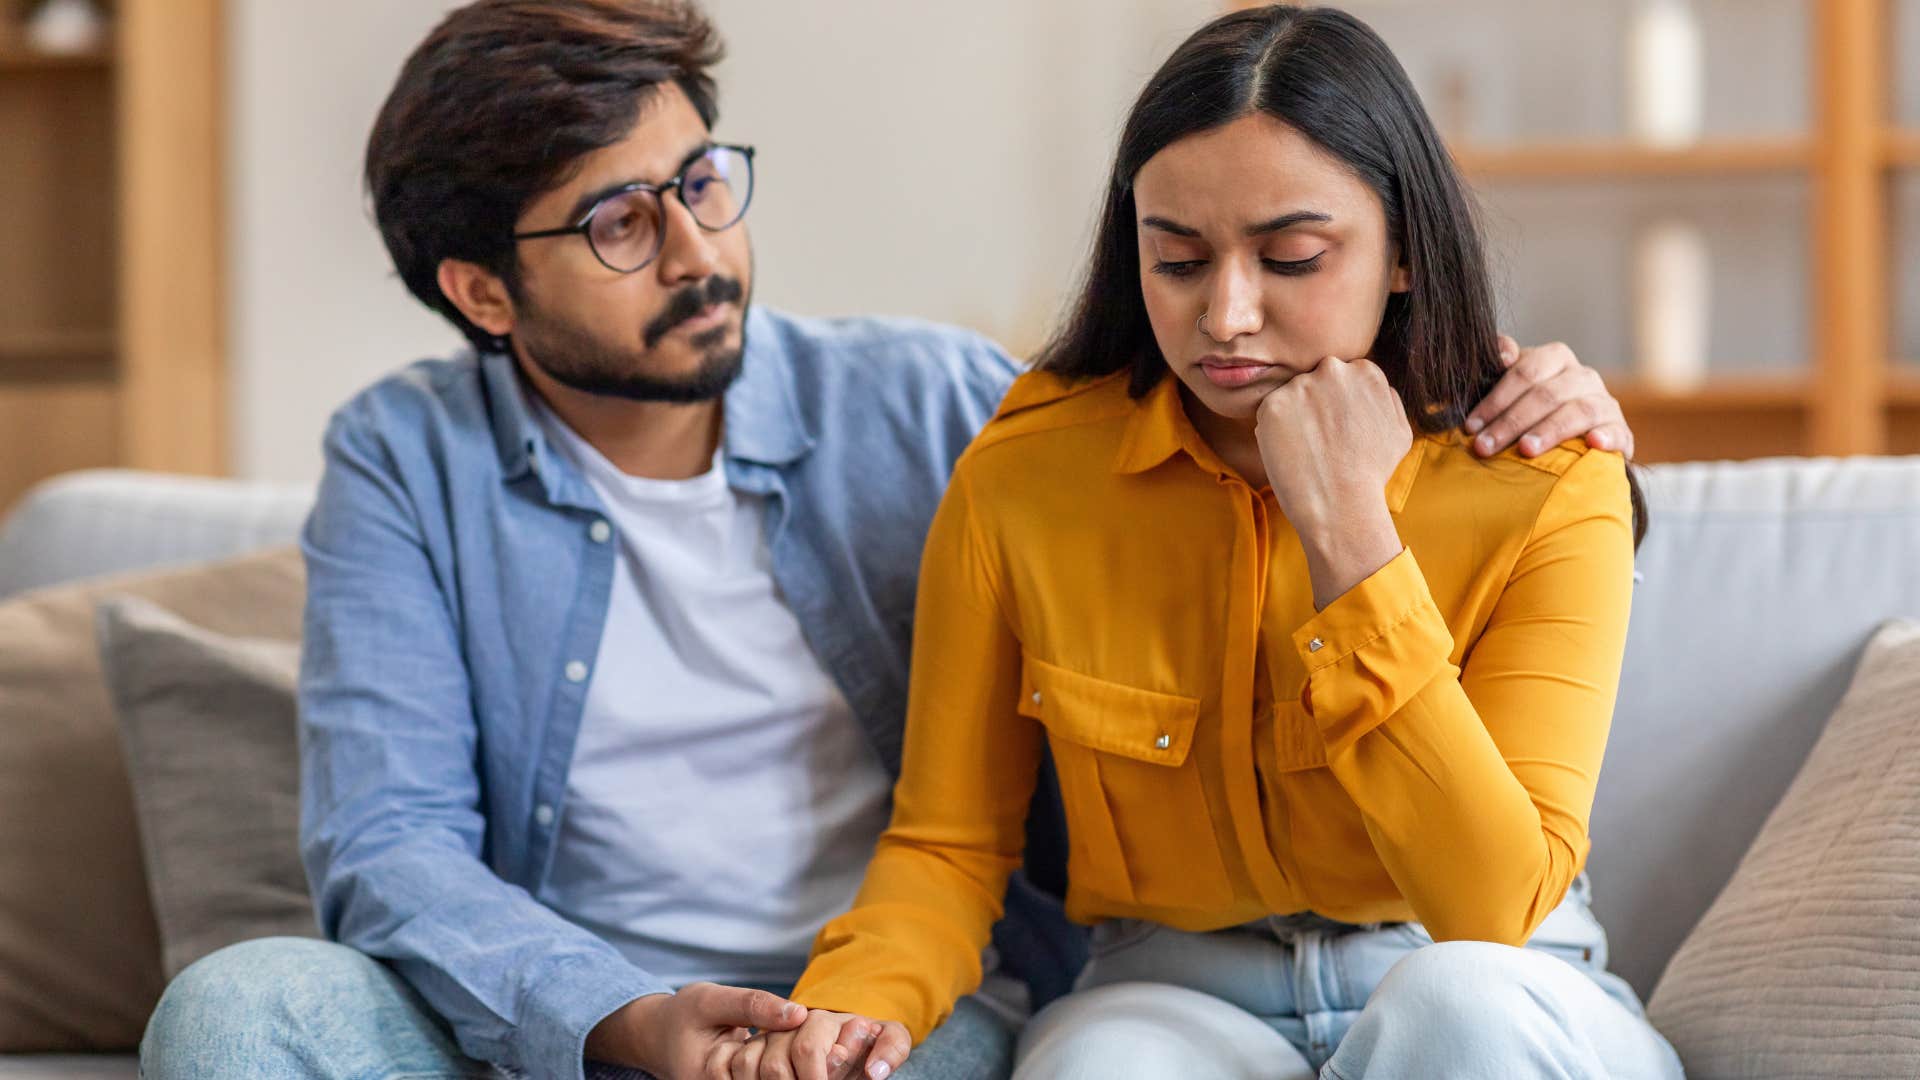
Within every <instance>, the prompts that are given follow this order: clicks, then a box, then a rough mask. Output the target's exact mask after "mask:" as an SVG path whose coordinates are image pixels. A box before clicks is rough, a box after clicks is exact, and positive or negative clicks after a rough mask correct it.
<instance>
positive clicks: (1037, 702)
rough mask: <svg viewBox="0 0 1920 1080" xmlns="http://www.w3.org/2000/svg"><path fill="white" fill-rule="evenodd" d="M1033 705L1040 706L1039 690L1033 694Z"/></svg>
mask: <svg viewBox="0 0 1920 1080" xmlns="http://www.w3.org/2000/svg"><path fill="white" fill-rule="evenodd" d="M1033 703H1034V704H1035V705H1038V704H1040V691H1038V690H1035V691H1034V692H1033Z"/></svg>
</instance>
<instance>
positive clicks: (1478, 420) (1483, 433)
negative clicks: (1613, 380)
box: [1466, 334, 1633, 459]
mask: <svg viewBox="0 0 1920 1080" xmlns="http://www.w3.org/2000/svg"><path fill="white" fill-rule="evenodd" d="M1500 362H1501V363H1502V364H1505V365H1506V368H1507V373H1506V374H1505V375H1503V376H1501V377H1500V381H1499V383H1498V384H1496V385H1495V386H1494V388H1493V392H1492V393H1490V394H1488V395H1487V397H1486V400H1484V401H1482V402H1481V403H1480V404H1478V405H1476V406H1474V408H1473V411H1472V412H1470V413H1468V414H1467V421H1466V431H1467V434H1468V435H1470V436H1476V438H1474V440H1473V452H1474V453H1475V454H1478V455H1480V456H1481V457H1492V456H1493V455H1494V454H1498V453H1500V452H1501V451H1502V450H1505V449H1506V448H1507V447H1509V446H1512V445H1514V444H1515V443H1516V442H1517V443H1519V444H1520V453H1521V454H1522V455H1523V456H1526V457H1536V456H1538V455H1540V454H1543V453H1545V452H1546V451H1548V450H1551V449H1552V448H1554V447H1556V446H1558V445H1560V444H1561V443H1563V442H1566V441H1567V440H1568V439H1574V438H1580V437H1583V436H1584V437H1585V438H1586V440H1587V445H1588V446H1591V447H1593V448H1594V449H1596V450H1618V451H1619V452H1620V453H1622V454H1624V455H1625V456H1626V457H1628V458H1629V459H1631V458H1632V457H1633V429H1632V428H1630V427H1628V426H1627V419H1626V416H1625V415H1624V414H1622V413H1621V411H1620V403H1619V402H1618V401H1615V400H1614V398H1613V395H1612V394H1611V393H1609V392H1608V391H1607V387H1606V383H1605V382H1603V381H1602V380H1601V378H1600V373H1599V372H1597V371H1595V370H1593V369H1592V368H1590V367H1587V366H1586V365H1584V364H1582V363H1581V362H1580V358H1579V357H1577V356H1575V355H1573V350H1572V349H1569V348H1567V347H1566V346H1565V345H1563V344H1560V343H1559V342H1554V343H1552V344H1550V345H1538V346H1535V347H1533V348H1530V349H1523V348H1521V347H1520V344H1519V343H1518V342H1516V341H1514V340H1513V339H1512V338H1510V337H1507V336H1506V335H1504V334H1503V335H1501V337H1500Z"/></svg>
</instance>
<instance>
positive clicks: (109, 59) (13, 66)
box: [0, 40, 113, 73]
mask: <svg viewBox="0 0 1920 1080" xmlns="http://www.w3.org/2000/svg"><path fill="white" fill-rule="evenodd" d="M111 67H113V50H112V49H109V48H100V49H90V50H88V51H86V52H82V53H71V54H59V53H43V52H37V51H35V50H33V49H29V48H27V47H26V46H24V45H21V44H19V43H18V42H10V41H4V40H0V73H5V72H9V71H106V70H108V69H109V68H111Z"/></svg>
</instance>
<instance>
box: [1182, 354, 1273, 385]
mask: <svg viewBox="0 0 1920 1080" xmlns="http://www.w3.org/2000/svg"><path fill="white" fill-rule="evenodd" d="M1276 366H1277V365H1274V364H1262V363H1257V362H1251V361H1246V360H1235V359H1232V358H1229V357H1224V356H1209V357H1207V358H1205V359H1203V360H1201V361H1200V373H1201V374H1203V375H1205V376H1206V377H1207V381H1208V382H1211V383H1212V384H1213V385H1215V386H1218V387H1220V388H1221V389H1222V390H1238V389H1239V388H1241V387H1243V386H1246V385H1248V384H1249V383H1252V382H1254V381H1256V380H1258V379H1259V378H1260V377H1261V376H1263V375H1265V374H1266V373H1267V372H1268V371H1271V370H1272V369H1273V368H1274V367H1276Z"/></svg>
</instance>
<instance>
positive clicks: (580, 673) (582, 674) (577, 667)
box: [567, 660, 587, 683]
mask: <svg viewBox="0 0 1920 1080" xmlns="http://www.w3.org/2000/svg"><path fill="white" fill-rule="evenodd" d="M567 681H568V682H575V683H578V682H586V681H587V665H585V664H583V663H581V662H580V661H578V660H575V661H574V662H573V663H571V664H568V665H567Z"/></svg>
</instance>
